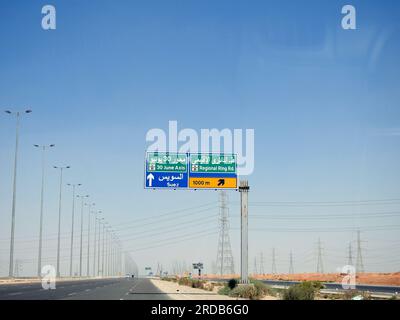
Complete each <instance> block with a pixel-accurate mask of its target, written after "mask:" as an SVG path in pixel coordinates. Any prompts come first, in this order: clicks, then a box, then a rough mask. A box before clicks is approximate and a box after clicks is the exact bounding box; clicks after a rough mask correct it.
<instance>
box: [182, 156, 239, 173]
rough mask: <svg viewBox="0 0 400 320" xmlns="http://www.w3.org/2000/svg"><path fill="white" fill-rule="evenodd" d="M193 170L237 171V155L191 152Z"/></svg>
mask: <svg viewBox="0 0 400 320" xmlns="http://www.w3.org/2000/svg"><path fill="white" fill-rule="evenodd" d="M190 165H191V171H192V172H199V173H207V172H210V173H236V155H223V154H217V155H216V154H200V153H196V154H191V155H190Z"/></svg>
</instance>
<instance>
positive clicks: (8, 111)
mask: <svg viewBox="0 0 400 320" xmlns="http://www.w3.org/2000/svg"><path fill="white" fill-rule="evenodd" d="M4 112H5V113H8V114H11V113H12V112H11V111H10V110H6V111H4Z"/></svg>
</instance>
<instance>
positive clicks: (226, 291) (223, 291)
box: [218, 286, 231, 296]
mask: <svg viewBox="0 0 400 320" xmlns="http://www.w3.org/2000/svg"><path fill="white" fill-rule="evenodd" d="M230 293H231V288H229V287H228V286H223V287H222V288H221V289H219V290H218V294H221V295H224V296H228V295H229V294H230Z"/></svg>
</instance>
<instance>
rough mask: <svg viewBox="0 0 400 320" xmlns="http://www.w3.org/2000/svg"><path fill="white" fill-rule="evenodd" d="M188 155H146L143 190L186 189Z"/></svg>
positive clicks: (164, 153)
mask: <svg viewBox="0 0 400 320" xmlns="http://www.w3.org/2000/svg"><path fill="white" fill-rule="evenodd" d="M188 167H189V166H188V155H187V154H186V153H168V152H163V153H161V152H149V153H147V154H146V168H145V177H144V178H145V188H147V189H181V188H185V189H187V188H188V180H189V178H188V176H189V174H188Z"/></svg>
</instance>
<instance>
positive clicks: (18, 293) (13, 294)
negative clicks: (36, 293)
mask: <svg viewBox="0 0 400 320" xmlns="http://www.w3.org/2000/svg"><path fill="white" fill-rule="evenodd" d="M20 294H22V292H13V293H9V294H8V295H9V296H18V295H20Z"/></svg>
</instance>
